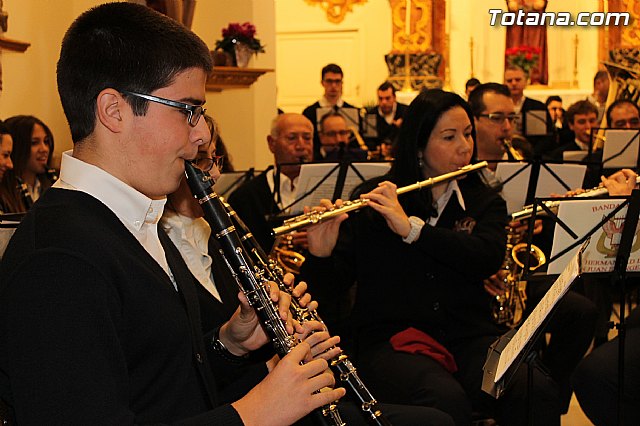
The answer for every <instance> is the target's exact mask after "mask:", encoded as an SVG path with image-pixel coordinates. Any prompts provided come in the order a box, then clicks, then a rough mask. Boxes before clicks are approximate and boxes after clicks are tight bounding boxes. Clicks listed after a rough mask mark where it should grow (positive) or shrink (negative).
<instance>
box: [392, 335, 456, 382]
mask: <svg viewBox="0 0 640 426" xmlns="http://www.w3.org/2000/svg"><path fill="white" fill-rule="evenodd" d="M389 342H390V343H391V346H393V349H395V350H396V351H398V352H407V353H410V354H421V355H425V356H428V357H429V358H432V359H434V360H436V361H437V362H438V363H440V365H442V366H443V367H444V369H445V370H447V371H448V372H449V373H452V374H453V373H455V372H456V371H458V366H457V365H456V361H455V360H454V359H453V355H451V353H450V352H449V351H448V350H447V349H446V348H445V347H444V346H442V345H441V344H440V343H438V342H437V341H436V340H435V339H434V338H433V337H431V336H429V335H428V334H427V333H424V332H422V331H420V330H418V329H416V328H413V327H409V328H407V329H406V330H403V331H401V332H399V333H397V334H395V335H393V336H392V337H391V339H389Z"/></svg>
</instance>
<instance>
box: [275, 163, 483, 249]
mask: <svg viewBox="0 0 640 426" xmlns="http://www.w3.org/2000/svg"><path fill="white" fill-rule="evenodd" d="M488 165H489V163H487V162H486V161H480V162H479V163H476V164H469V165H468V166H464V167H461V168H460V169H459V170H456V171H454V172H450V173H445V174H443V175H440V176H436V177H432V178H429V179H426V180H423V181H420V182H416V183H414V184H411V185H407V186H403V187H401V188H398V189H397V190H396V192H397V194H398V195H402V194H405V193H407V192H411V191H415V190H416V189H426V188H431V187H433V186H435V185H438V184H440V183H444V182H448V181H450V180H453V179H456V178H459V177H462V176H466V175H468V174H469V173H472V172H475V171H478V170H480V169H483V168H485V167H487V166H488ZM368 202H369V200H368V199H366V198H360V199H358V200H353V201H345V202H344V203H343V205H342V206H341V207H337V208H334V209H331V210H326V211H324V212H318V211H311V212H309V213H305V214H302V215H300V216H296V217H292V218H291V219H288V220H285V221H284V223H283V224H282V226H279V227H277V228H273V232H272V234H273V235H274V236H276V237H277V236H279V235H282V234H286V233H287V232H291V231H295V230H296V229H300V228H305V227H307V226H310V225H315V224H317V223H322V222H324V221H326V220H329V219H332V218H334V217H337V216H340V215H341V214H343V213H349V212H352V211H355V210H359V209H361V208H363V207H365V206H366V205H367V203H368Z"/></svg>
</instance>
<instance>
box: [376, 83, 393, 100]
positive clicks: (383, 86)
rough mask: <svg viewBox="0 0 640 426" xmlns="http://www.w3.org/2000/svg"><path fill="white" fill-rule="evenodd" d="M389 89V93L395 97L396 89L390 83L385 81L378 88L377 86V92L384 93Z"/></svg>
mask: <svg viewBox="0 0 640 426" xmlns="http://www.w3.org/2000/svg"><path fill="white" fill-rule="evenodd" d="M389 89H391V93H392V94H393V96H395V95H396V88H395V87H394V86H393V84H391V83H390V82H388V81H385V82H384V83H382V84H381V85H380V86H378V91H379V92H386V91H387V90H389Z"/></svg>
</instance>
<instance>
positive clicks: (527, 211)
mask: <svg viewBox="0 0 640 426" xmlns="http://www.w3.org/2000/svg"><path fill="white" fill-rule="evenodd" d="M638 184H640V176H637V177H636V185H638ZM608 193H609V190H608V189H607V188H606V187H604V186H596V187H595V188H591V189H587V190H586V191H584V192H583V193H581V194H578V195H576V196H575V198H594V197H600V196H601V195H607V194H608ZM542 204H544V205H545V206H546V207H547V208H548V209H549V210H551V211H552V212H554V213H555V212H556V211H557V210H558V206H559V205H560V201H555V200H551V201H543V202H542ZM545 213H546V212H545V210H544V208H542V207H541V206H537V207H536V216H537V215H544V214H545ZM531 216H533V205H528V206H524V208H523V209H522V210H520V211H517V212H514V213H512V214H511V220H512V221H514V220H525V219H529V218H530V217H531Z"/></svg>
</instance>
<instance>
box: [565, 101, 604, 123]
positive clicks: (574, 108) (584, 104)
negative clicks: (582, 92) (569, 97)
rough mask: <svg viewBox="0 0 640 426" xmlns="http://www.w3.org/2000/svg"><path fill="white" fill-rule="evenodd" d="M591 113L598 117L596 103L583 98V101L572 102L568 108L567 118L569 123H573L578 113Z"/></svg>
mask: <svg viewBox="0 0 640 426" xmlns="http://www.w3.org/2000/svg"><path fill="white" fill-rule="evenodd" d="M589 113H593V114H595V115H596V117H597V116H598V107H596V106H595V105H594V104H592V103H591V102H589V101H587V100H582V101H578V102H576V103H574V104H572V105H571V106H570V107H569V108H568V109H567V112H566V114H565V117H566V119H567V123H571V124H573V120H574V118H575V116H576V114H589Z"/></svg>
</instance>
